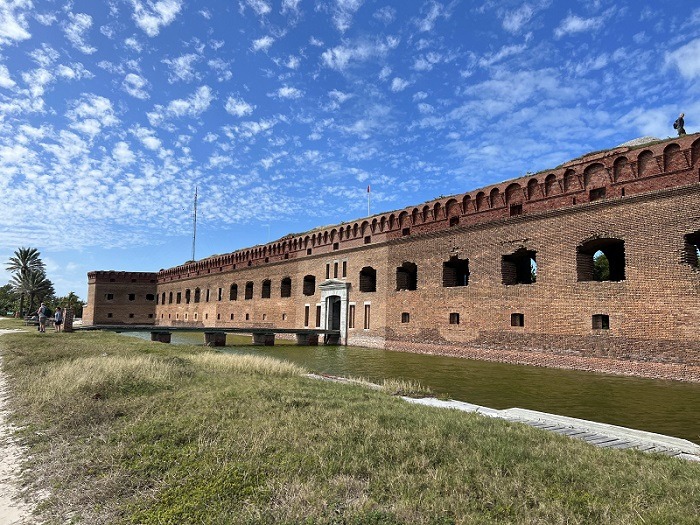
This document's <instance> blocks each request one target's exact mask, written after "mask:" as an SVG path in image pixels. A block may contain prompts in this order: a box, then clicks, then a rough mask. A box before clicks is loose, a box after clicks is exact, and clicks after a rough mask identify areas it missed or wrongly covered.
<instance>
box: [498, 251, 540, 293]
mask: <svg viewBox="0 0 700 525" xmlns="http://www.w3.org/2000/svg"><path fill="white" fill-rule="evenodd" d="M536 253H537V252H535V251H532V250H527V249H525V248H520V249H518V250H516V251H515V252H514V253H511V254H510V255H504V256H503V257H502V258H501V276H502V279H503V281H502V282H503V284H505V285H507V286H509V285H513V284H533V283H534V282H536V281H537V262H536V260H535V254H536Z"/></svg>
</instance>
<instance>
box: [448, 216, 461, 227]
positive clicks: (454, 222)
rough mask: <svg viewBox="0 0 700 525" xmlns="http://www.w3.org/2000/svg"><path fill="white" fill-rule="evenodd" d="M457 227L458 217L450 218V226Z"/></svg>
mask: <svg viewBox="0 0 700 525" xmlns="http://www.w3.org/2000/svg"><path fill="white" fill-rule="evenodd" d="M457 225H459V217H450V226H457Z"/></svg>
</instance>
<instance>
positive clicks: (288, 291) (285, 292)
mask: <svg viewBox="0 0 700 525" xmlns="http://www.w3.org/2000/svg"><path fill="white" fill-rule="evenodd" d="M291 296H292V279H291V277H285V278H284V279H282V283H281V284H280V297H291Z"/></svg>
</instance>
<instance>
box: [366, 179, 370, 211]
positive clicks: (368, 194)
mask: <svg viewBox="0 0 700 525" xmlns="http://www.w3.org/2000/svg"><path fill="white" fill-rule="evenodd" d="M369 196H370V191H369V184H368V185H367V217H369Z"/></svg>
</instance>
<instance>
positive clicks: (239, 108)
mask: <svg viewBox="0 0 700 525" xmlns="http://www.w3.org/2000/svg"><path fill="white" fill-rule="evenodd" d="M253 110H255V106H251V105H250V104H248V103H247V102H246V101H245V100H243V99H242V98H238V97H233V96H232V97H228V100H227V101H226V111H227V112H228V113H230V114H231V115H234V116H236V117H246V116H248V115H250V114H252V113H253Z"/></svg>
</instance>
